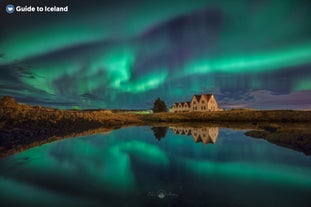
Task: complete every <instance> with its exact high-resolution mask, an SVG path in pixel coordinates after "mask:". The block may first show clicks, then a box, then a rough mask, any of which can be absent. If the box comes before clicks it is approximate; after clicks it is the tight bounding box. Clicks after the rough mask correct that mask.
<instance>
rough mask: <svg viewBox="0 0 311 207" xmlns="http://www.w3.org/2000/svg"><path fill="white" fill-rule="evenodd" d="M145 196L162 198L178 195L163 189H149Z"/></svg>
mask: <svg viewBox="0 0 311 207" xmlns="http://www.w3.org/2000/svg"><path fill="white" fill-rule="evenodd" d="M147 196H150V197H158V198H159V199H164V198H166V197H178V196H179V195H178V194H176V193H173V192H166V191H165V190H163V189H159V190H157V191H150V192H148V193H147Z"/></svg>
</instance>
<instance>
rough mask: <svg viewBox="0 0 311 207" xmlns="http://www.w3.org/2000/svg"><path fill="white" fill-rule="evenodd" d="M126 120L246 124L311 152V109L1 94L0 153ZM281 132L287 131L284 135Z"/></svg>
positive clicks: (258, 132)
mask: <svg viewBox="0 0 311 207" xmlns="http://www.w3.org/2000/svg"><path fill="white" fill-rule="evenodd" d="M127 126H156V127H162V126H163V127H167V126H188V127H196V128H198V127H222V128H233V129H246V130H251V131H250V132H248V133H246V135H247V136H251V137H254V138H264V139H267V140H268V141H270V142H273V143H276V144H278V145H285V146H290V145H291V143H294V145H295V147H294V148H295V149H296V150H297V149H299V150H298V151H303V152H304V153H305V154H311V153H310V149H311V146H310V140H311V139H309V137H310V135H311V132H310V130H307V131H306V130H305V129H311V111H292V110H265V111H263V110H231V111H218V112H183V113H154V114H137V113H135V112H123V111H121V112H112V111H110V110H59V109H52V108H44V107H40V106H30V105H25V104H18V103H17V102H16V101H15V100H14V99H13V98H9V97H5V98H0V154H3V155H8V154H10V153H14V152H17V151H21V150H25V149H27V148H30V147H33V146H36V145H41V144H44V143H48V142H52V141H56V140H59V139H64V138H69V137H75V136H77V135H83V134H89V133H91V134H92V133H97V132H98V133H100V132H102V131H106V132H107V131H109V130H113V129H118V128H121V127H127ZM286 130H287V131H286ZM284 134H287V135H288V136H286V138H282V137H283V136H284ZM292 135H295V136H292ZM291 137H292V138H291ZM302 139H303V140H304V141H303V142H302V141H301V140H302ZM291 140H295V141H291ZM300 143H302V144H300ZM304 146H307V147H304ZM0 157H1V156H0Z"/></svg>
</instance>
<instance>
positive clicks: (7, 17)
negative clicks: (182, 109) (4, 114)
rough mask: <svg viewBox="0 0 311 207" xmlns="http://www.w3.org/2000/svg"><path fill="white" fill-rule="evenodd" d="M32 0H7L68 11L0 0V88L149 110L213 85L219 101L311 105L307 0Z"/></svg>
mask: <svg viewBox="0 0 311 207" xmlns="http://www.w3.org/2000/svg"><path fill="white" fill-rule="evenodd" d="M18 2H21V3H20V4H19V3H18ZM38 2H39V1H32V0H29V1H27V4H25V1H14V2H13V3H14V4H15V5H33V6H35V5H41V6H44V5H57V6H66V5H68V6H69V12H68V13H50V14H47V13H44V14H38V13H36V14H29V13H27V14H25V13H23V14H22V13H14V14H6V13H5V8H4V7H5V5H4V3H3V2H1V8H0V9H1V12H0V20H1V21H0V26H1V29H0V96H4V95H9V96H13V97H14V98H16V99H17V100H18V101H20V102H23V103H29V104H34V105H44V106H49V107H57V108H80V109H84V108H125V109H130V108H131V109H140V108H142V109H150V108H151V107H152V104H153V102H154V100H155V99H156V98H157V97H160V98H161V99H163V100H165V102H166V103H167V105H168V106H170V105H171V104H172V103H173V102H177V101H186V100H190V99H191V97H192V95H193V94H200V93H211V92H212V93H214V94H215V96H216V99H217V100H218V102H219V105H220V107H222V108H235V107H247V108H259V109H276V108H280V109H310V108H311V1H308V0H306V1H303V0H292V1H289V0H278V1H277V0H266V1H265V0H247V1H246V0H245V1H243V0H241V1H238V0H235V1H233V0H227V1H225V0H224V1H199V0H198V1H190V0H170V1H167V0H148V1H146V0H141V1H137V0H136V1H121V0H118V1H116V0H114V1H112V0H111V1H78V0H74V1H71V3H70V2H69V1H68V2H66V1H54V2H53V1H51V0H45V1H40V2H39V3H38ZM211 2H213V3H211ZM216 2H217V3H216ZM6 3H11V2H8V1H6Z"/></svg>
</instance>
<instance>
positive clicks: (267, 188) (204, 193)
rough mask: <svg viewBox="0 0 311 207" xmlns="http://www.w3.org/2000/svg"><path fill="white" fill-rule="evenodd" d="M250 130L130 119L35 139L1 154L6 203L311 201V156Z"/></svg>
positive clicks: (2, 201)
mask: <svg viewBox="0 0 311 207" xmlns="http://www.w3.org/2000/svg"><path fill="white" fill-rule="evenodd" d="M244 132H245V131H243V130H233V129H222V128H219V129H218V128H200V129H191V128H180V127H171V128H165V127H159V128H152V129H151V128H150V127H130V128H124V129H119V130H115V131H112V132H111V133H110V134H97V135H92V136H85V137H79V138H73V139H65V140H62V141H57V142H53V143H49V144H45V145H42V146H39V147H35V148H32V149H29V150H27V151H24V152H22V153H18V154H15V155H12V156H10V157H7V158H5V159H2V160H0V206H210V207H218V206H219V207H221V206H227V207H230V206H232V207H239V206H252V207H254V206H278V207H281V206H283V207H286V206H295V207H300V206H301V207H310V206H311V156H306V155H304V154H303V153H301V152H297V151H294V150H291V149H287V148H283V147H280V146H277V145H274V144H271V143H269V142H267V141H265V140H262V139H254V138H250V137H246V136H245V135H244ZM164 136H165V137H164Z"/></svg>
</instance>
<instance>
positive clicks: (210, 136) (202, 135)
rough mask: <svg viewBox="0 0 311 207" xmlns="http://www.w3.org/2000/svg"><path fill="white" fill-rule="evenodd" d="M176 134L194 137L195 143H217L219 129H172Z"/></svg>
mask: <svg viewBox="0 0 311 207" xmlns="http://www.w3.org/2000/svg"><path fill="white" fill-rule="evenodd" d="M170 129H171V130H172V131H173V132H174V134H179V135H186V136H190V135H191V136H192V137H193V139H194V141H195V142H203V143H204V144H207V143H213V144H214V143H216V140H217V137H218V133H219V131H218V127H202V128H194V127H170Z"/></svg>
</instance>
